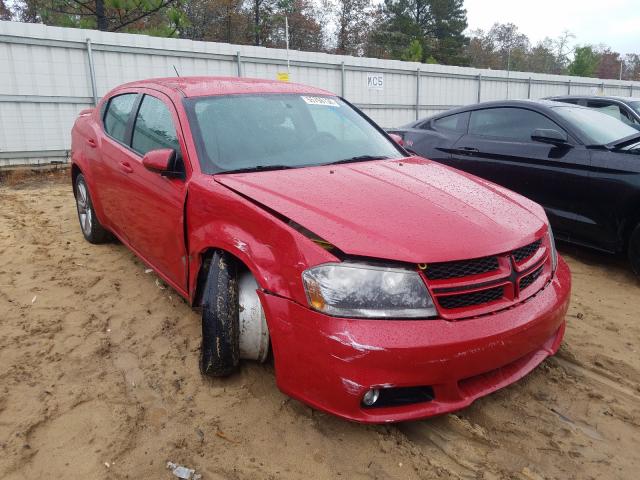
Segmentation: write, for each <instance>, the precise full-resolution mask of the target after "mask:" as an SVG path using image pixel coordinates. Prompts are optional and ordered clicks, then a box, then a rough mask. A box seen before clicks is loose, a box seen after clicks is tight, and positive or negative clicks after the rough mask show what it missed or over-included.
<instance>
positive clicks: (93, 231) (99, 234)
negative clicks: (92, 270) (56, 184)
mask: <svg viewBox="0 0 640 480" xmlns="http://www.w3.org/2000/svg"><path fill="white" fill-rule="evenodd" d="M73 193H74V194H75V197H76V209H77V211H78V221H79V222H80V230H81V231H82V234H83V235H84V238H85V239H86V240H87V241H88V242H90V243H95V244H99V243H106V242H108V241H109V240H111V235H110V234H109V232H108V231H107V230H106V229H105V228H104V227H103V226H102V224H101V223H100V221H99V220H98V217H96V214H95V210H94V209H93V202H92V201H91V195H90V194H89V187H88V186H87V182H86V180H85V179H84V175H82V174H81V173H80V174H78V176H77V177H76V182H75V185H74V188H73Z"/></svg>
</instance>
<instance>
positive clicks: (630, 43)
mask: <svg viewBox="0 0 640 480" xmlns="http://www.w3.org/2000/svg"><path fill="white" fill-rule="evenodd" d="M464 6H465V8H466V9H467V22H468V24H469V30H475V29H477V28H481V29H483V30H489V29H490V28H491V26H492V25H493V24H494V23H495V22H500V23H515V24H516V25H517V26H518V30H519V31H520V32H521V33H524V34H525V35H527V36H528V37H529V39H530V40H531V42H532V43H536V42H537V41H539V40H543V39H544V38H545V37H551V38H556V37H558V36H560V34H562V32H563V31H564V30H569V31H570V32H571V33H573V34H574V35H575V38H574V39H573V40H572V41H571V42H570V43H571V44H572V45H573V44H585V43H589V44H595V45H599V44H605V45H608V46H610V47H611V48H612V49H613V50H615V51H618V52H620V53H623V54H624V53H640V0H606V1H603V0H536V1H526V2H525V1H523V0H464Z"/></svg>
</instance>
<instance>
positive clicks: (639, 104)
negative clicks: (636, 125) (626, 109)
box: [629, 102, 640, 115]
mask: <svg viewBox="0 0 640 480" xmlns="http://www.w3.org/2000/svg"><path fill="white" fill-rule="evenodd" d="M629 105H630V106H631V108H633V109H634V110H635V111H636V112H637V113H638V114H639V115H640V102H629Z"/></svg>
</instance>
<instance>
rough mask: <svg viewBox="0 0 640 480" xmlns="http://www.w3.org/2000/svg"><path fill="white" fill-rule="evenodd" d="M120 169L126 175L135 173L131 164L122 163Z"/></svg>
mask: <svg viewBox="0 0 640 480" xmlns="http://www.w3.org/2000/svg"><path fill="white" fill-rule="evenodd" d="M120 169H121V170H122V171H123V172H126V173H133V168H131V165H129V162H120Z"/></svg>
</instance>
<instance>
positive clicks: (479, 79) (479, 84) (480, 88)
mask: <svg viewBox="0 0 640 480" xmlns="http://www.w3.org/2000/svg"><path fill="white" fill-rule="evenodd" d="M480 98H482V74H481V73H479V74H478V102H477V103H480Z"/></svg>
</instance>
